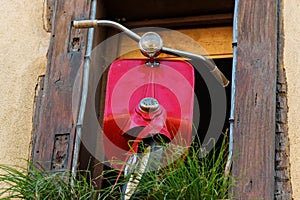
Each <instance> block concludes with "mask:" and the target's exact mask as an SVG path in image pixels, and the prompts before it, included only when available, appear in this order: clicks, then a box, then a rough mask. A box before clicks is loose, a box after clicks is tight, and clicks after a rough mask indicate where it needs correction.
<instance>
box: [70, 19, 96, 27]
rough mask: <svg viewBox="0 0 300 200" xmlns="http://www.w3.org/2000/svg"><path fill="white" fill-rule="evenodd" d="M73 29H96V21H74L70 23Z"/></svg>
mask: <svg viewBox="0 0 300 200" xmlns="http://www.w3.org/2000/svg"><path fill="white" fill-rule="evenodd" d="M72 25H73V27H74V28H95V27H97V25H98V24H97V20H78V21H77V20H75V21H73V22H72Z"/></svg>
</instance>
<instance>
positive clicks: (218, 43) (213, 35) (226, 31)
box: [120, 26, 232, 59]
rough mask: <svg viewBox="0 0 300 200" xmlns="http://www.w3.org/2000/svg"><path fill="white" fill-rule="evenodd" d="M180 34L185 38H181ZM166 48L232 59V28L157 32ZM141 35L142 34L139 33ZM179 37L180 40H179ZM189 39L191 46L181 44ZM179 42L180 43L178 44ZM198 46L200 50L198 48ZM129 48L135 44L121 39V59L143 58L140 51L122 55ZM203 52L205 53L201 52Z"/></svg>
mask: <svg viewBox="0 0 300 200" xmlns="http://www.w3.org/2000/svg"><path fill="white" fill-rule="evenodd" d="M177 32H180V33H182V34H184V35H186V37H184V38H183V37H182V35H181V34H178V33H177ZM158 33H159V34H160V35H161V36H162V38H163V40H164V42H165V43H166V45H168V47H172V48H176V49H180V50H187V51H189V52H194V53H198V54H201V55H205V56H209V57H210V58H213V59H214V58H231V57H232V43H231V40H232V26H224V27H211V28H192V29H177V30H176V32H175V31H174V32H173V33H170V31H159V32H158ZM139 34H140V35H142V33H139ZM179 37H180V38H179ZM187 38H190V39H192V40H194V41H195V43H193V45H191V43H190V42H189V41H187V42H183V41H182V40H183V39H187ZM178 40H180V41H181V42H178ZM187 44H188V45H187ZM199 45H200V46H201V48H199ZM129 46H136V42H135V41H132V40H131V39H128V38H127V37H126V38H125V37H123V41H122V43H121V46H120V54H121V57H122V58H125V57H126V58H133V57H134V58H143V57H144V56H143V55H142V54H141V53H140V50H138V49H137V50H136V51H132V52H129V53H126V54H123V51H124V49H127V48H128V47H129ZM203 50H205V51H203ZM169 56H170V55H164V54H162V55H160V57H169Z"/></svg>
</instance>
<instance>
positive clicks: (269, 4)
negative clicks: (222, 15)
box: [232, 0, 277, 199]
mask: <svg viewBox="0 0 300 200" xmlns="http://www.w3.org/2000/svg"><path fill="white" fill-rule="evenodd" d="M236 68H237V69H236V97H235V98H236V99H235V102H236V105H235V116H234V117H235V121H234V130H233V137H234V160H233V169H232V173H233V176H234V177H236V178H237V182H236V186H235V187H234V188H233V192H234V193H233V195H234V198H235V199H274V182H275V181H274V176H275V166H274V159H275V155H274V154H275V151H274V149H275V115H276V113H275V111H276V109H275V103H276V70H277V0H261V1H255V0H250V1H249V0H240V1H239V5H238V41H237V66H236Z"/></svg>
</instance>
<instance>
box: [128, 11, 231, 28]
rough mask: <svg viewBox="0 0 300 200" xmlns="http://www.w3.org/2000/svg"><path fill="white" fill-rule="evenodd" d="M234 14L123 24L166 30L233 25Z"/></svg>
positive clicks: (130, 26) (131, 26)
mask: <svg viewBox="0 0 300 200" xmlns="http://www.w3.org/2000/svg"><path fill="white" fill-rule="evenodd" d="M232 20H233V15H232V13H226V14H215V15H201V16H190V17H180V18H167V19H152V20H144V21H129V22H124V23H123V24H124V25H125V26H127V27H129V28H133V27H134V28H137V27H164V28H176V27H177V28H178V27H180V28H182V27H187V26H197V27H200V26H205V27H207V26H219V25H222V26H224V25H230V24H232Z"/></svg>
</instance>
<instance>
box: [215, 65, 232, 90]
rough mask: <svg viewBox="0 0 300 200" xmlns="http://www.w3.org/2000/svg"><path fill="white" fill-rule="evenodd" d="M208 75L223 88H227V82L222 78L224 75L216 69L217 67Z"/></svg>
mask: <svg viewBox="0 0 300 200" xmlns="http://www.w3.org/2000/svg"><path fill="white" fill-rule="evenodd" d="M210 73H211V74H212V75H213V76H214V77H215V78H216V79H217V81H218V82H219V83H220V84H221V85H222V86H223V87H227V86H228V85H229V83H230V82H229V80H228V79H227V78H226V77H225V76H224V74H223V73H222V72H221V71H220V70H219V69H218V67H217V66H215V68H214V69H213V70H211V71H210Z"/></svg>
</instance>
